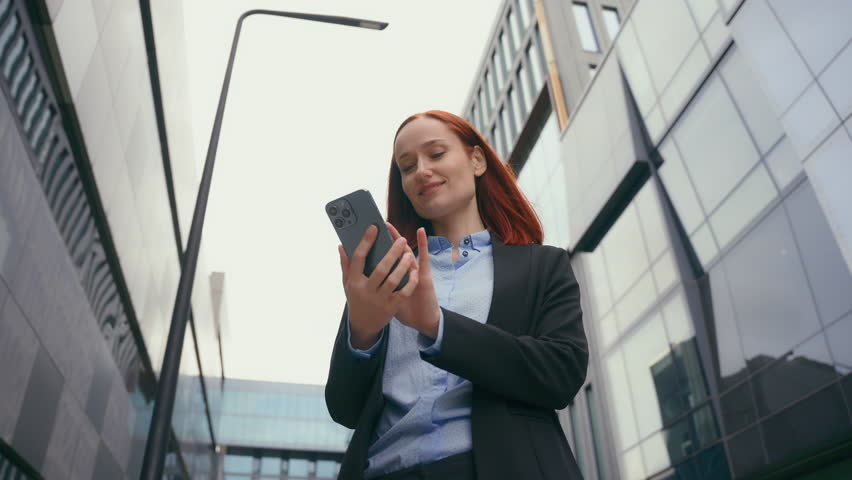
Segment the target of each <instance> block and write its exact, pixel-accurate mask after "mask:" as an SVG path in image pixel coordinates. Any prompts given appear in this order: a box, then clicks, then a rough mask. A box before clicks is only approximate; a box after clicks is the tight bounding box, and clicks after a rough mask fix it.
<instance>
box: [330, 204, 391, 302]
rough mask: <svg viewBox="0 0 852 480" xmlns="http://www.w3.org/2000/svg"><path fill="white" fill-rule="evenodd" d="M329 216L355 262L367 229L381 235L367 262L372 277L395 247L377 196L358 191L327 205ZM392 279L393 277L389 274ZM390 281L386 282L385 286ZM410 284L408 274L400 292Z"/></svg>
mask: <svg viewBox="0 0 852 480" xmlns="http://www.w3.org/2000/svg"><path fill="white" fill-rule="evenodd" d="M325 213H326V215H328V218H329V220H331V224H332V226H334V230H335V231H336V232H337V236H338V238H340V243H342V244H343V249H344V250H346V255H348V256H349V258H352V254H353V253H354V252H355V248H356V247H357V246H358V244H359V243H361V239H362V238H363V237H364V234H365V233H366V232H367V227H369V226H370V225H375V226H376V227H378V229H379V232H378V235H377V236H376V241H375V242H373V246H372V247H370V251H369V252H368V253H367V259H366V261H365V262H364V275H366V276H368V277H369V276H370V275H371V274H372V273H373V270H375V268H376V266H377V265H378V264H379V262H380V261H382V259H383V258H384V257H385V255H386V254H387V252H388V250H390V248H391V246H392V245H393V238H392V237H391V234H390V231H388V227H387V225H386V224H385V220H384V219H383V218H382V214H381V213H379V208H378V207H377V206H376V202H375V201H374V200H373V196H372V195H370V192H368V191H367V190H356V191H354V192H352V193H350V194H348V195H344V196H342V197H340V198H338V199H335V200H332V201H330V202H328V203H327V204H326V205H325ZM399 260H400V259H399V258H398V259H397V260H396V261H395V262H394V264H393V266H392V267H391V269H390V271H391V272H393V271H394V269H395V268H396V266H397V265H399ZM388 275H390V273H388ZM386 279H387V277H385V278H384V279H382V283H384V281H385V280H386ZM406 283H408V273H406V274H405V276H404V277H402V280H401V281H400V282H399V285H398V286H397V287H396V290H394V291H397V290H399V289H401V288H402V287H404V286H405V284H406Z"/></svg>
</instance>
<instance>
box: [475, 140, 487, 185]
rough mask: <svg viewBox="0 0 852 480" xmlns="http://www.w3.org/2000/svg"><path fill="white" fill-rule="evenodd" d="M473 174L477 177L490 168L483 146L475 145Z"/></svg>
mask: <svg viewBox="0 0 852 480" xmlns="http://www.w3.org/2000/svg"><path fill="white" fill-rule="evenodd" d="M472 160H473V174H474V175H475V176H477V177H481V176H482V174H483V173H485V170H487V169H488V163H487V162H486V161H485V152H483V151H482V148H481V147H480V146H479V145H477V146H475V147H473V155H472Z"/></svg>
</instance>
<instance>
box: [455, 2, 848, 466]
mask: <svg viewBox="0 0 852 480" xmlns="http://www.w3.org/2000/svg"><path fill="white" fill-rule="evenodd" d="M530 12H534V14H532V15H530ZM521 18H523V19H524V20H522V21H520V22H519V21H518V19H521ZM848 18H852V3H850V2H842V1H835V2H796V1H794V0H773V1H767V0H636V1H607V0H589V1H564V0H536V1H534V2H532V1H527V0H509V1H506V2H505V4H504V7H503V9H502V12H501V15H500V17H499V18H498V19H497V21H496V27H495V30H494V31H493V32H492V38H491V43H490V44H489V47H487V49H486V52H487V53H486V55H485V57H484V58H483V60H482V67H481V70H480V74H479V75H478V77H477V78H476V80H475V82H474V85H473V87H472V89H471V92H470V94H469V97H468V101H467V104H466V105H465V107H464V110H463V112H464V114H465V116H466V117H467V118H468V119H469V120H470V121H472V123H474V125H476V127H477V128H478V129H479V130H480V131H482V132H483V133H484V134H485V136H486V137H487V138H488V139H489V141H491V142H493V143H494V144H495V145H496V147H497V149H498V151H499V152H500V153H501V154H502V156H503V157H504V160H505V161H506V162H507V163H508V164H510V165H511V166H512V167H513V169H514V170H515V172H516V173H517V175H518V180H519V183H520V185H521V188H522V190H523V191H524V193H525V195H526V196H527V197H528V198H529V199H530V201H531V202H532V203H533V204H534V206H535V208H536V210H537V212H538V214H539V216H540V218H541V220H542V223H543V226H544V232H545V243H548V244H552V245H557V246H560V247H563V248H566V249H567V250H568V252H569V253H570V255H571V257H572V265H573V266H574V270H575V273H576V274H577V275H578V278H579V280H580V284H581V287H582V288H583V293H584V298H583V307H584V312H585V316H584V318H585V328H586V333H587V335H588V337H589V341H590V351H591V352H590V353H591V359H590V367H589V373H588V378H587V382H586V384H585V385H584V386H583V388H582V389H581V391H580V393H579V394H578V395H577V397H576V398H575V399H574V402H573V403H572V404H571V405H569V407H568V408H566V409H565V410H564V411H561V412H559V414H560V415H559V417H560V421H561V423H562V426H563V429H564V430H565V433H566V437H567V438H568V440H569V443H570V445H571V448H572V450H573V452H574V453H575V455H576V456H577V459H578V462H579V464H580V467H581V469H582V471H583V472H584V475H585V477H586V478H589V479H645V478H654V479H664V478H678V479H724V478H808V479H820V478H852V461H850V460H849V458H850V457H852V375H850V372H852V341H850V339H852V295H850V292H852V274H850V270H852V209H850V206H852V190H850V189H849V179H850V178H852V96H851V95H850V93H849V92H850V89H849V88H848V84H849V79H850V78H852V28H850V27H849V25H848V22H847V21H846V19H848ZM513 32H517V33H513ZM506 36H508V38H511V39H514V38H515V37H518V38H520V39H521V44H520V46H519V47H514V44H512V43H508V44H507V42H505V41H504V37H506ZM506 52H510V53H511V55H506ZM506 58H509V60H508V64H509V67H508V68H509V72H510V73H509V74H508V75H501V74H500V71H501V70H500V68H501V67H500V65H501V64H499V62H497V60H503V59H506ZM528 89H531V91H530V92H529V93H527V90H528ZM516 92H523V93H522V94H521V95H517V93H516Z"/></svg>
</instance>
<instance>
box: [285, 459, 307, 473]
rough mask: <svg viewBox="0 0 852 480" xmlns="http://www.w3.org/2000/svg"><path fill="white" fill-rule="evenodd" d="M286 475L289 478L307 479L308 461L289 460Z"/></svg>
mask: <svg viewBox="0 0 852 480" xmlns="http://www.w3.org/2000/svg"><path fill="white" fill-rule="evenodd" d="M287 475H289V476H290V477H307V476H308V461H307V460H306V459H304V458H291V459H290V462H289V463H288V467H287Z"/></svg>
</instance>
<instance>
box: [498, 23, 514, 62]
mask: <svg viewBox="0 0 852 480" xmlns="http://www.w3.org/2000/svg"><path fill="white" fill-rule="evenodd" d="M500 46H501V50H503V62H504V65H505V68H506V69H507V70H508V68H509V67H511V66H512V60H514V58H515V55H514V53H515V52H514V51H513V50H512V47H511V46H510V45H509V37H508V36H507V35H506V32H503V33H501V34H500Z"/></svg>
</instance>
